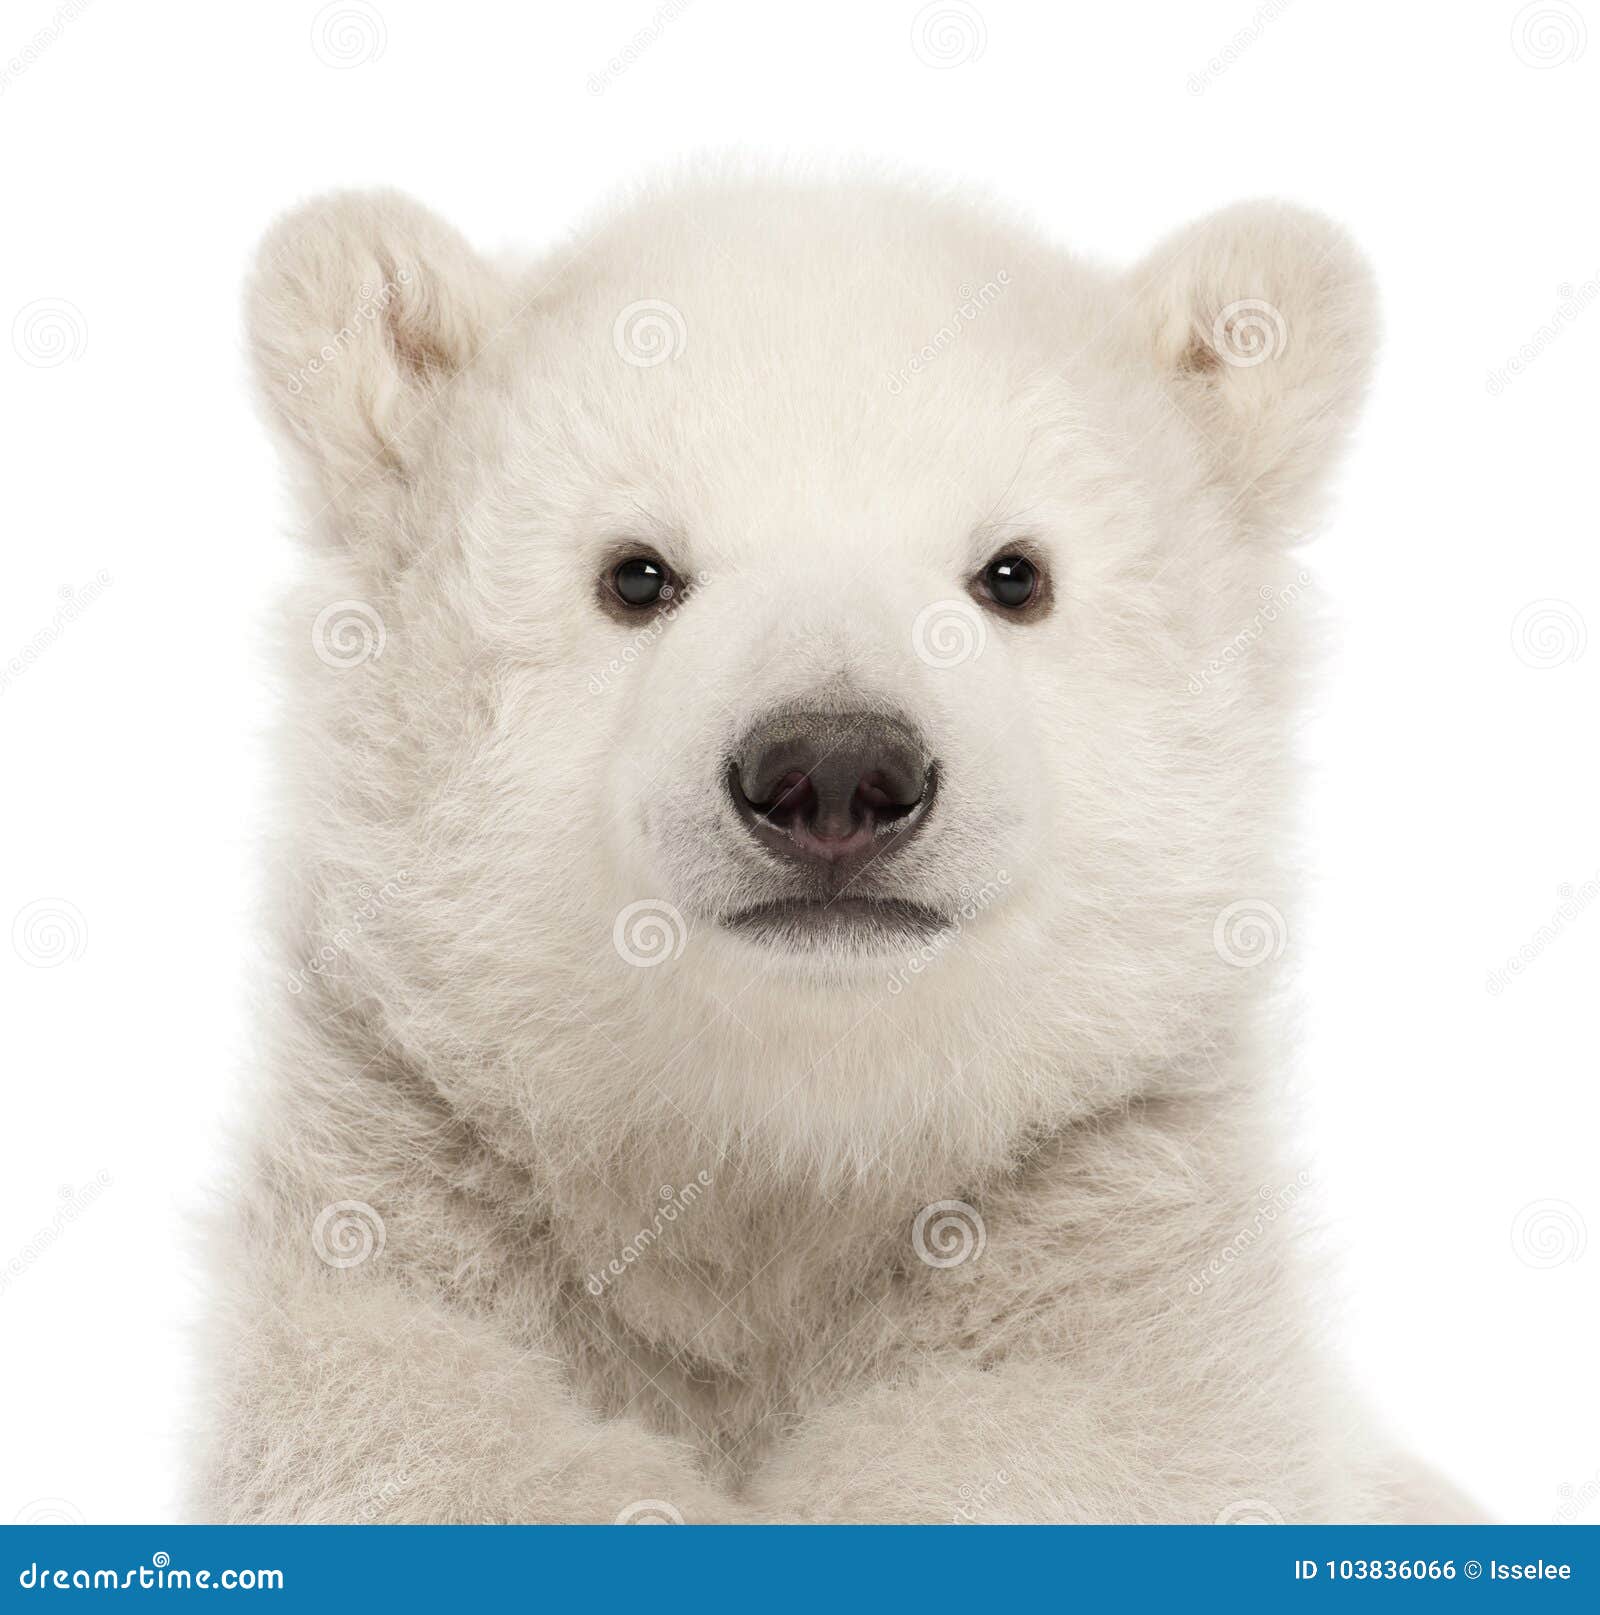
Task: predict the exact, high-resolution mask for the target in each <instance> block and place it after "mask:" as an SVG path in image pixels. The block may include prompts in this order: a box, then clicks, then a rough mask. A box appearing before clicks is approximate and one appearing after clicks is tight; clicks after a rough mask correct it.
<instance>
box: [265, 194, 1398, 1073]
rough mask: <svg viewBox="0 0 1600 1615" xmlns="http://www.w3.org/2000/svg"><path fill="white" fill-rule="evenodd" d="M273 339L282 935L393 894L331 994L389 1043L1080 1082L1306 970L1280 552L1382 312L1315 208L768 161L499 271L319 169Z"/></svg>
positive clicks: (583, 1057) (716, 1065)
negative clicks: (283, 735) (1083, 236)
mask: <svg viewBox="0 0 1600 1615" xmlns="http://www.w3.org/2000/svg"><path fill="white" fill-rule="evenodd" d="M250 319H251V326H252V337H253V342H254V346H255V352H256V356H257V360H258V365H259V371H260V375H261V378H262V384H263V388H264V391H265V394H266V396H267V397H268V399H269V400H270V401H271V404H272V406H273V409H274V412H275V414H276V415H277V417H278V419H279V420H280V422H281V423H282V425H283V426H284V427H285V429H286V430H287V433H288V434H289V436H290V437H291V438H292V440H293V442H294V443H295V445H296V446H297V448H298V449H299V451H300V453H299V455H298V463H299V464H300V466H301V467H302V469H303V470H304V472H305V474H306V477H307V481H308V488H307V500H308V506H307V508H308V511H309V513H310V516H311V526H312V528H313V529H314V536H315V540H316V542H315V544H314V553H315V554H316V556H317V559H316V562H315V570H314V575H313V578H312V581H311V582H310V583H309V584H308V586H307V589H306V591H305V593H304V594H303V596H302V597H301V599H300V600H299V602H298V603H297V605H296V608H295V611H296V617H295V623H294V627H295V639H296V642H297V643H299V644H301V645H302V646H303V647H304V649H303V652H302V657H303V661H304V677H303V680H302V683H301V686H300V688H301V692H302V701H301V705H300V706H299V708H298V709H297V711H298V714H299V718H298V721H299V722H301V723H303V724H304V726H305V727H306V729H307V730H308V731H309V733H308V735H307V744H306V745H305V746H304V747H303V748H302V750H301V753H300V758H301V763H302V771H303V777H304V780H305V789H304V791H303V796H302V802H301V807H300V814H301V832H302V840H301V845H300V847H299V849H298V857H299V859H300V867H301V869H302V871H303V886H302V889H301V890H300V892H299V894H298V897H297V905H296V909H295V924H296V926H297V927H299V928H300V929H301V931H303V932H304V931H309V933H310V935H309V937H308V938H306V939H305V945H306V946H307V949H308V951H311V950H314V949H317V948H318V947H319V946H322V945H323V944H325V943H326V939H327V936H328V934H329V933H330V932H331V931H332V930H333V929H334V928H335V927H336V926H339V925H340V923H341V920H344V919H345V917H346V911H347V910H348V909H349V907H350V906H351V905H352V904H353V903H354V902H355V901H356V899H355V897H354V896H353V895H352V894H354V893H356V892H357V891H361V890H366V891H374V890H375V891H379V892H383V893H386V894H388V895H387V896H386V897H384V898H383V899H382V900H381V901H379V902H377V903H375V904H374V903H371V902H368V903H367V904H366V908H368V909H374V910H375V912H371V913H366V912H365V911H364V912H363V916H362V919H361V923H360V924H359V925H358V926H357V927H356V928H355V933H354V934H352V933H351V928H350V926H349V925H348V923H345V924H344V927H343V932H344V934H343V938H342V940H341V941H340V942H339V943H338V945H337V946H336V947H335V948H334V949H333V950H332V951H333V953H334V955H335V957H333V958H332V959H331V960H329V961H327V962H326V963H325V966H324V968H322V969H320V970H318V971H317V972H316V975H317V977H318V981H317V988H318V990H319V991H322V992H326V993H329V994H331V995H333V996H334V997H335V998H336V999H337V1000H339V1001H341V1002H343V1003H344V1004H346V1005H347V1006H351V1005H362V1006H365V1007H366V1009H368V1010H369V1011H371V1012H373V1013H375V1014H376V1015H377V1016H379V1017H380V1018H381V1019H382V1021H383V1023H384V1025H385V1035H387V1036H390V1037H392V1038H393V1039H394V1040H395V1042H396V1043H397V1044H398V1045H399V1046H403V1047H411V1048H415V1049H417V1050H419V1051H420V1052H423V1053H426V1054H428V1055H429V1057H430V1058H433V1059H435V1060H438V1059H440V1058H441V1057H442V1056H441V1052H440V1051H441V1050H443V1051H446V1053H447V1054H448V1052H449V1051H454V1052H455V1055H456V1056H458V1057H459V1058H460V1059H461V1060H466V1059H467V1057H468V1054H470V1063H471V1064H473V1065H474V1066H475V1067H476V1068H478V1069H480V1070H482V1069H487V1068H490V1067H492V1068H494V1069H496V1070H499V1071H502V1072H508V1071H513V1070H518V1069H521V1070H522V1071H523V1073H524V1075H525V1076H526V1074H527V1073H529V1072H538V1073H541V1074H542V1075H541V1076H540V1077H539V1079H538V1080H541V1081H550V1082H559V1081H561V1080H562V1079H563V1074H564V1075H565V1079H566V1080H567V1081H568V1082H569V1083H570V1084H571V1085H572V1086H573V1087H574V1088H575V1089H576V1088H579V1087H583V1088H586V1089H592V1088H593V1086H594V1085H596V1084H601V1083H604V1082H605V1081H607V1080H611V1081H616V1082H622V1081H624V1080H626V1081H628V1082H632V1083H636V1084H644V1083H647V1082H648V1083H651V1084H655V1085H657V1086H660V1087H664V1088H667V1089H670V1090H671V1091H672V1093H673V1094H674V1096H675V1098H674V1101H673V1102H674V1103H675V1104H681V1103H684V1102H686V1101H685V1100H684V1092H685V1086H686V1084H687V1086H688V1090H689V1091H691V1092H695V1091H698V1092H700V1093H701V1094H702V1096H703V1095H704V1094H708V1093H710V1092H711V1091H712V1090H713V1089H714V1090H715V1091H717V1092H718V1093H719V1094H720V1095H721V1096H722V1097H723V1098H724V1099H726V1097H727V1095H728V1094H729V1093H730V1092H734V1091H739V1092H748V1091H750V1090H751V1089H755V1090H763V1085H764V1084H766V1085H769V1087H770V1086H771V1085H773V1084H776V1085H778V1086H782V1087H783V1089H784V1091H785V1092H789V1091H790V1085H792V1084H793V1083H794V1082H795V1081H796V1080H798V1076H797V1074H799V1073H803V1072H805V1071H808V1070H813V1069H816V1068H818V1067H819V1066H820V1067H821V1069H822V1070H823V1071H824V1072H827V1071H831V1070H833V1069H834V1067H836V1066H838V1065H839V1064H840V1063H841V1062H843V1063H845V1064H847V1065H848V1067H849V1070H850V1071H851V1072H853V1073H854V1074H855V1079H856V1080H858V1081H859V1082H860V1083H862V1084H863V1085H865V1086H869V1087H872V1086H875V1085H876V1087H877V1088H880V1089H881V1088H882V1087H883V1086H885V1085H890V1086H892V1084H891V1082H890V1074H891V1073H892V1072H893V1071H896V1070H898V1069H899V1068H900V1067H901V1066H904V1065H907V1064H910V1065H914V1066H917V1067H918V1068H919V1069H922V1068H924V1067H928V1066H929V1065H930V1064H931V1063H937V1062H940V1061H945V1060H946V1059H948V1061H949V1063H950V1065H951V1067H952V1068H953V1069H954V1068H957V1067H959V1068H960V1069H961V1070H962V1071H965V1072H966V1075H962V1076H959V1077H951V1078H950V1080H951V1081H953V1082H958V1083H966V1084H970V1083H971V1082H974V1081H980V1080H983V1079H982V1078H980V1077H975V1076H974V1075H973V1074H972V1072H971V1071H970V1070H968V1067H971V1066H972V1065H973V1064H974V1062H976V1065H977V1066H979V1067H987V1066H991V1065H992V1066H1001V1065H1003V1066H1005V1067H1006V1068H1007V1069H1008V1070H1010V1071H1012V1072H1013V1073H1015V1074H1018V1075H1016V1078H1015V1080H1016V1082H1017V1083H1019V1084H1024V1085H1026V1084H1031V1085H1032V1088H1031V1089H1030V1091H1033V1090H1036V1089H1039V1088H1041V1087H1044V1088H1048V1087H1050V1086H1051V1085H1052V1084H1053V1083H1057V1082H1061V1083H1066V1084H1069V1085H1070V1084H1072V1083H1076V1084H1077V1087H1078V1088H1079V1089H1080V1090H1088V1089H1092V1088H1094V1087H1095V1086H1096V1085H1099V1086H1100V1087H1102V1088H1103V1087H1104V1086H1105V1085H1106V1084H1107V1083H1111V1082H1114V1081H1119V1080H1122V1077H1123V1076H1126V1074H1127V1073H1129V1072H1132V1071H1135V1070H1138V1069H1142V1068H1144V1067H1145V1066H1149V1065H1158V1064H1160V1063H1161V1061H1162V1060H1163V1059H1164V1058H1166V1057H1167V1056H1168V1055H1169V1054H1170V1053H1172V1052H1173V1051H1175V1050H1178V1049H1180V1048H1183V1047H1186V1046H1192V1045H1193V1042H1194V1039H1195V1035H1196V1032H1197V1030H1201V1031H1207V1030H1208V1031H1215V1030H1216V1029H1217V1028H1218V1026H1219V1024H1221V1021H1220V1019H1219V1017H1221V1012H1222V1011H1223V1010H1224V1009H1225V1008H1226V1006H1228V1005H1230V1004H1231V1003H1233V1002H1234V1000H1235V999H1236V997H1237V995H1238V994H1239V993H1240V992H1241V991H1242V990H1245V989H1246V988H1247V987H1250V986H1253V985H1254V984H1255V983H1256V982H1257V981H1259V979H1261V976H1262V975H1264V974H1265V972H1261V973H1257V972H1255V971H1253V970H1251V969H1249V968H1247V966H1248V965H1250V964H1252V963H1254V962H1255V958H1256V957H1257V956H1259V955H1260V954H1262V953H1266V954H1275V953H1277V952H1278V951H1280V948H1281V945H1282V942H1283V934H1282V927H1283V925H1284V923H1285V922H1284V921H1283V919H1282V908H1281V898H1280V897H1279V896H1278V893H1277V889H1276V886H1275V884H1274V873H1273V864H1272V860H1271V857H1270V850H1271V847H1270V843H1271V839H1272V838H1271V835H1270V833H1269V827H1270V822H1271V820H1272V818H1273V816H1274V814H1275V813H1276V812H1277V811H1278V809H1279V806H1280V802H1281V796H1282V792H1281V783H1280V778H1279V775H1280V772H1281V766H1280V765H1281V762H1282V754H1283V752H1284V750H1285V747H1286V735H1285V723H1284V716H1283V713H1284V699H1283V697H1284V692H1285V686H1286V680H1287V672H1288V669H1290V668H1292V665H1293V657H1292V656H1288V655H1286V652H1289V651H1290V649H1291V647H1292V643H1293V641H1294V639H1295V638H1296V635H1297V627H1296V622H1295V620H1294V619H1296V618H1297V617H1298V616H1300V615H1303V614H1304V612H1305V610H1306V609H1307V606H1308V604H1309V603H1308V602H1307V601H1306V600H1305V599H1304V596H1305V594H1306V582H1307V580H1306V579H1305V576H1304V574H1302V573H1300V572H1299V571H1298V567H1297V563H1296V562H1295V561H1294V560H1293V559H1291V558H1289V557H1288V556H1287V554H1286V550H1287V546H1288V544H1289V543H1290V542H1291V541H1292V540H1294V539H1295V538H1297V537H1299V536H1301V535H1303V534H1304V533H1305V531H1306V530H1307V528H1308V526H1309V524H1310V523H1311V521H1312V520H1313V517H1314V512H1315V508H1316V498H1317V495H1318V492H1319V490H1320V487H1321V484H1322V482H1323V479H1324V474H1325V473H1326V471H1327V470H1328V468H1329V465H1330V461H1331V459H1332V457H1333V454H1334V451H1335V449H1336V447H1337V445H1338V443H1339V441H1340V439H1341V437H1342V436H1343V434H1344V432H1345V430H1346V428H1347V427H1348V425H1349V424H1350V421H1351V419H1352V415H1353V411H1354V408H1355V405H1356V403H1357V399H1358V396H1359V393H1360V391H1361V387H1362V383H1363V380H1364V377H1365V375H1366V372H1367V369H1368V363H1369V358H1370V354H1371V348H1372V312H1371V302H1370V294H1369V287H1368V282H1367V277H1366V274H1365V272H1364V270H1363V268H1362V266H1361V264H1360V262H1359V260H1358V259H1357V258H1356V257H1355V256H1354V254H1353V252H1352V250H1351V248H1350V247H1349V246H1348V244H1347V243H1346V242H1345V240H1344V239H1343V238H1342V236H1341V235H1340V234H1339V232H1338V231H1336V230H1335V229H1334V228H1333V227H1331V226H1330V225H1329V224H1327V223H1326V222H1325V221H1323V220H1322V219H1320V218H1318V217H1316V216H1314V215H1311V214H1307V213H1304V212H1301V211H1298V210H1295V209H1293V208H1289V207H1282V206H1274V205H1252V206H1243V207H1238V208H1234V209H1231V210H1228V211H1226V212H1223V213H1221V214H1218V215H1216V216H1214V217H1212V218H1210V219H1207V220H1205V221H1203V222H1202V223H1200V224H1199V225H1197V226H1195V227H1193V228H1190V229H1188V230H1185V231H1183V232H1182V233H1180V234H1178V235H1177V236H1175V237H1173V238H1172V239H1170V240H1168V241H1167V242H1166V243H1165V244H1163V245H1162V246H1160V247H1159V248H1158V249H1157V250H1156V251H1155V252H1154V253H1153V254H1152V255H1151V256H1150V257H1149V258H1148V259H1147V260H1146V261H1145V262H1143V263H1141V264H1139V265H1137V266H1136V267H1135V268H1133V269H1131V270H1129V271H1127V272H1125V273H1112V272H1108V271H1104V270H1102V269H1099V268H1097V267H1094V266H1091V265H1089V264H1086V263H1083V262H1080V261H1078V260H1076V259H1073V258H1070V257H1068V256H1066V255H1065V254H1063V253H1062V252H1061V251H1059V250H1058V249H1056V248H1055V247H1053V246H1051V245H1049V244H1048V243H1046V242H1044V241H1043V240H1041V239H1039V238H1037V237H1035V236H1033V235H1031V234H1029V233H1027V232H1026V231H1024V230H1022V229H1020V228H1018V227H1016V226H1015V225H1014V224H1012V223H1010V222H1008V221H1003V220H1001V219H999V218H998V217H996V216H994V215H992V214H990V213H989V212H987V211H986V210H983V209H980V208H975V207H970V206H967V205H963V204H957V203H953V202H948V201H944V200H934V199H930V198H929V197H927V196H925V195H919V194H916V193H913V192H907V191H903V190H900V189H897V188H893V187H890V186H886V185H880V184H876V183H870V184H862V185H852V186H845V187H826V186H822V185H813V184H806V183H757V182H751V181H742V180H741V181H729V182H723V183H718V184H714V185H711V186H707V187H704V188H698V189H687V190H675V191H670V192H667V193H664V194H659V195H656V196H654V197H651V198H649V199H646V200H644V201H642V202H640V203H638V204H636V205H634V206H633V207H631V208H630V209H629V210H627V211H626V212H624V213H622V214H621V215H620V216H613V217H611V218H609V219H607V220H605V221H603V222H602V223H601V224H600V225H599V226H598V227H596V228H595V229H593V230H592V231H590V232H588V233H585V234H580V235H579V236H577V237H576V238H575V239H574V240H573V241H572V242H571V243H570V244H569V245H567V246H564V247H562V248H560V249H558V250H556V251H554V252H552V253H550V254H549V255H548V256H547V257H545V258H544V259H543V260H542V261H541V262H539V263H538V264H536V265H535V266H534V267H533V268H531V269H528V268H523V269H520V270H511V269H501V268H498V267H494V266H492V265H491V264H489V263H488V262H486V261H484V260H483V259H481V258H479V257H478V256H476V255H475V254H474V253H473V252H472V251H471V250H470V249H469V248H468V247H467V245H466V244H465V243H464V242H463V241H462V239H461V238H460V237H459V236H458V235H456V234H455V233H454V232H453V231H452V230H450V229H449V228H447V227H446V226H445V225H443V224H442V223H440V222H439V221H438V220H436V219H435V218H434V217H432V216H431V215H430V214H428V213H427V212H425V211H424V210H422V209H421V208H419V207H417V206H416V205H414V204H412V203H410V202H408V201H405V200H403V199H401V198H399V197H396V196H392V195H370V196H359V195H358V196H342V197H335V198H332V199H330V200H327V201H323V202H320V203H316V204H313V205H311V206H310V207H308V208H306V209H304V210H302V211H301V212H299V213H297V214H295V215H293V216H291V217H290V218H289V219H287V220H286V221H285V222H284V223H283V224H281V225H280V226H279V227H278V228H277V230H276V231H275V232H274V233H273V234H272V235H271V236H270V237H269V238H268V240H267V243H266V245H265V247H264V249H263V254H262V260H261V266H260V270H259V273H258V275H257V277H256V280H255V283H254V287H253V291H252V297H251V304H250ZM402 877H403V878H402ZM323 951H324V952H326V949H325V948H324V949H323ZM841 1049H842V1050H843V1051H844V1053H839V1052H838V1051H839V1050H841ZM973 1051H978V1052H977V1053H976V1054H974V1052H973ZM602 1067H603V1068H604V1070H605V1071H607V1072H610V1071H613V1070H618V1071H626V1072H628V1073H630V1075H629V1076H628V1077H627V1078H626V1079H624V1078H622V1077H618V1076H613V1077H610V1078H608V1077H606V1076H605V1075H603V1074H601V1073H600V1068H602ZM674 1072H675V1074H674ZM691 1073H692V1075H691ZM1119 1073H1120V1074H1121V1075H1120V1076H1119V1075H1118V1074H1119ZM506 1080H508V1081H509V1080H511V1079H509V1078H507V1079H506ZM838 1080H839V1081H840V1082H844V1081H845V1080H846V1079H845V1078H842V1077H841V1078H839V1079H838ZM772 1091H775V1089H773V1090H772ZM1019 1091H1020V1090H1019ZM768 1097H770V1093H769V1095H768ZM766 1102H767V1101H766V1099H763V1100H762V1101H761V1103H763V1104H764V1103H766Z"/></svg>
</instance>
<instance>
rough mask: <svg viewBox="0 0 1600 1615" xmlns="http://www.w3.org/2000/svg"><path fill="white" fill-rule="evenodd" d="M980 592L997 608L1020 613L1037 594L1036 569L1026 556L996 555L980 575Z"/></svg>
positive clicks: (1037, 578) (1037, 577) (1037, 570)
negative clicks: (981, 590) (1001, 607)
mask: <svg viewBox="0 0 1600 1615" xmlns="http://www.w3.org/2000/svg"><path fill="white" fill-rule="evenodd" d="M981 582H982V588H983V592H984V593H985V594H986V595H987V596H988V597H989V599H991V600H992V601H993V602H994V603H995V604H996V605H997V606H1003V607H1004V608H1005V609H1006V610H1007V611H1020V610H1021V609H1022V607H1024V606H1026V605H1031V604H1032V602H1033V601H1034V599H1035V598H1036V597H1037V596H1038V593H1039V569H1038V568H1037V567H1036V566H1035V565H1034V564H1033V562H1032V561H1030V560H1029V559H1028V558H1027V556H1025V555H997V556H996V557H995V558H994V559H993V560H992V561H991V562H990V563H989V564H988V565H987V566H986V567H985V568H984V569H983V573H982V580H981Z"/></svg>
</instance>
